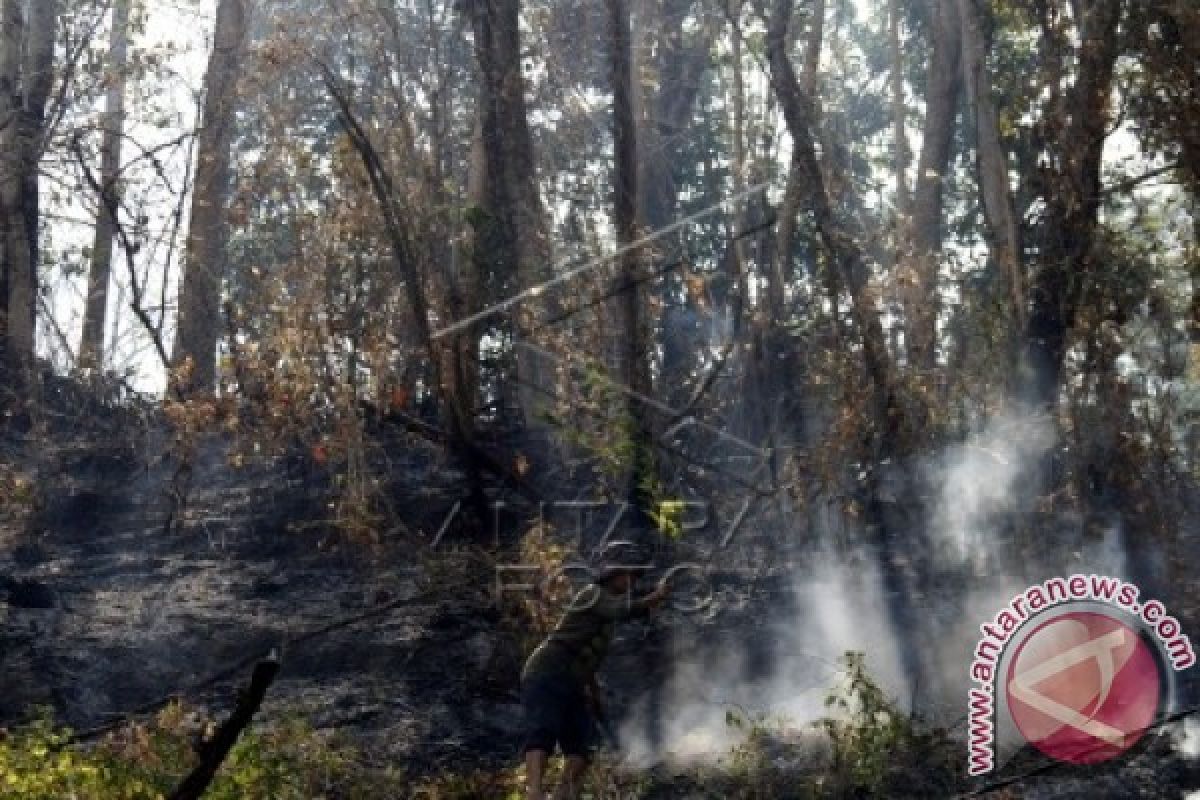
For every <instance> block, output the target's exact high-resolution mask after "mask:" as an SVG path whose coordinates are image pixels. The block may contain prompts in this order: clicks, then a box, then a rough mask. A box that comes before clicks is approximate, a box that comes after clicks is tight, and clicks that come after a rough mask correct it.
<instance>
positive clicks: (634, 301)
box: [607, 0, 654, 520]
mask: <svg viewBox="0 0 1200 800" xmlns="http://www.w3.org/2000/svg"><path fill="white" fill-rule="evenodd" d="M607 6H608V14H609V47H610V48H611V53H610V57H611V59H612V61H611V67H612V72H611V76H612V90H613V150H614V154H615V156H616V158H615V170H614V181H613V184H614V187H613V225H614V227H615V228H616V233H617V246H618V247H625V246H627V245H629V244H630V243H632V242H633V241H634V240H635V239H637V197H638V193H637V186H638V176H637V170H638V157H637V149H638V148H637V126H636V123H635V122H634V117H633V80H632V70H631V67H630V32H629V9H628V6H627V5H626V0H607ZM639 261H640V254H639V252H638V251H637V250H626V251H625V252H624V253H623V254H622V255H621V264H620V267H621V269H620V275H619V277H618V279H617V280H618V281H619V284H620V288H621V293H620V295H619V297H620V308H621V325H620V331H621V347H620V360H621V364H620V374H621V380H622V381H623V382H624V383H625V385H626V386H628V387H629V388H630V389H632V390H633V393H630V394H628V395H627V397H628V406H627V414H628V417H629V425H630V435H631V437H632V442H631V444H632V446H633V447H632V452H633V464H632V465H631V466H632V469H631V474H630V478H629V487H628V498H629V502H630V505H631V507H632V509H633V512H634V514H635V515H636V516H637V517H638V518H639V519H641V520H645V519H646V518H647V516H648V512H649V511H650V507H649V504H650V501H651V497H650V495H649V493H648V492H647V486H648V481H650V480H651V478H652V470H653V457H652V455H653V454H652V448H653V446H654V445H653V441H652V435H651V431H650V423H649V420H648V419H647V417H646V406H645V404H644V403H643V401H642V400H641V399H639V398H638V397H637V396H635V394H636V395H641V396H642V397H645V396H648V395H649V393H650V367H649V362H648V359H649V348H648V347H647V337H646V329H647V324H646V320H645V318H644V317H645V310H644V307H643V306H644V302H643V294H644V292H643V290H642V288H641V286H640V285H639V275H638V263H639Z"/></svg>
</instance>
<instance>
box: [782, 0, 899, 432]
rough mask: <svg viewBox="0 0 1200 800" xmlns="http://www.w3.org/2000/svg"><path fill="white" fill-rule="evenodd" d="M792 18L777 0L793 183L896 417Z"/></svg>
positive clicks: (872, 374) (879, 338)
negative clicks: (822, 152)
mask: <svg viewBox="0 0 1200 800" xmlns="http://www.w3.org/2000/svg"><path fill="white" fill-rule="evenodd" d="M790 18H791V3H790V2H789V0H776V2H775V5H774V7H773V11H772V13H771V19H770V22H769V24H768V27H767V60H768V63H769V65H770V69H771V83H772V86H773V87H774V89H775V94H776V97H778V99H779V104H780V106H781V108H782V109H783V116H784V121H785V123H786V125H787V129H788V133H790V134H791V137H792V154H793V155H792V168H793V174H794V175H795V177H796V181H795V184H794V185H795V187H796V189H797V191H798V192H799V197H800V199H801V201H802V202H803V204H804V206H806V207H807V209H808V211H809V212H810V213H811V214H812V216H813V221H814V223H815V228H816V233H817V237H818V239H819V241H820V243H821V245H822V246H823V248H824V249H825V251H826V253H827V254H828V256H829V258H830V260H831V262H832V264H833V267H834V269H835V270H836V271H837V273H838V275H839V277H840V278H841V280H842V281H844V284H845V285H846V286H847V288H849V290H850V300H851V305H852V309H853V313H854V318H855V323H856V325H857V327H858V331H859V335H860V336H861V337H862V340H863V362H864V366H865V367H866V372H867V377H868V378H869V379H870V381H871V386H872V392H873V396H874V406H875V411H876V412H877V415H876V419H880V420H888V419H889V418H894V417H895V415H896V414H897V412H898V409H897V408H896V407H895V403H894V396H893V392H892V379H891V374H890V359H889V357H888V350H887V343H886V340H885V339H884V335H883V326H882V324H881V323H880V321H879V315H878V313H877V310H876V308H875V307H874V303H873V302H872V300H871V298H870V296H869V294H868V292H867V280H868V271H867V263H866V259H865V256H864V254H863V252H862V249H861V247H860V245H859V244H858V242H859V241H860V239H861V237H860V236H859V235H858V232H856V231H851V230H850V229H849V227H848V224H847V222H846V221H845V220H842V219H840V218H839V216H838V215H837V214H836V213H835V211H834V208H833V204H832V203H831V202H830V199H829V194H828V191H827V189H826V186H825V179H824V176H823V174H822V172H821V168H820V164H819V162H818V160H817V150H816V144H815V136H814V132H813V129H812V127H811V120H812V118H813V116H814V114H815V111H814V104H813V102H812V98H810V97H808V96H807V95H806V94H805V93H804V91H803V89H802V88H801V86H800V83H799V81H798V80H797V78H796V73H795V71H794V69H793V68H792V63H791V60H790V59H789V57H788V54H787V28H788V23H789V21H790Z"/></svg>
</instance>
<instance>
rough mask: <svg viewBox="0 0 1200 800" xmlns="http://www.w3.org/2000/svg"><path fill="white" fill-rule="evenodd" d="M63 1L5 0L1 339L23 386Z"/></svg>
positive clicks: (0, 109) (0, 11)
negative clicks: (25, 4)
mask: <svg viewBox="0 0 1200 800" xmlns="http://www.w3.org/2000/svg"><path fill="white" fill-rule="evenodd" d="M58 15H59V3H58V0H41V1H40V2H35V3H31V4H30V5H29V16H28V19H26V18H25V16H24V15H23V14H22V3H21V2H20V0H3V4H2V5H0V26H2V28H3V29H2V30H0V94H2V95H3V97H2V98H0V238H2V240H3V241H2V242H0V245H2V247H0V276H2V277H0V289H2V290H3V297H2V299H3V300H4V303H3V308H2V313H3V318H2V319H0V339H2V341H3V348H4V361H5V364H6V365H7V366H8V367H9V369H10V370H11V374H12V378H13V379H14V381H15V383H16V384H17V385H18V386H19V385H21V384H23V383H24V382H25V380H26V379H27V378H28V375H29V371H30V369H31V368H32V366H33V358H34V348H35V346H36V339H35V320H36V299H37V260H38V259H37V254H38V216H39V197H38V194H39V188H38V163H39V161H40V160H41V150H42V137H43V135H44V132H45V117H46V103H47V100H48V99H49V95H50V87H51V85H52V83H53V79H54V41H55V33H56V29H57V24H58Z"/></svg>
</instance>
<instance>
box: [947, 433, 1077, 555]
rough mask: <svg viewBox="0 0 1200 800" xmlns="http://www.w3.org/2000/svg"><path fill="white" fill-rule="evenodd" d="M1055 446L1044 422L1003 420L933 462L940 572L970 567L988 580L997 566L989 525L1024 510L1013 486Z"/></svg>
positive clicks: (1051, 434) (952, 448)
mask: <svg viewBox="0 0 1200 800" xmlns="http://www.w3.org/2000/svg"><path fill="white" fill-rule="evenodd" d="M1054 442H1055V436H1054V428H1053V426H1052V425H1051V423H1050V420H1049V419H1047V418H1046V417H1044V416H1032V417H1031V416H1026V417H1018V416H1012V415H1008V414H1001V415H999V416H997V417H994V418H993V419H991V420H990V421H988V423H987V424H986V425H985V426H984V427H983V428H982V430H979V431H978V432H976V433H974V434H972V435H971V436H969V437H968V438H967V441H966V442H964V443H963V444H961V445H957V446H954V447H951V448H950V449H949V450H948V451H947V452H946V453H944V454H943V456H942V457H941V458H940V459H937V461H936V462H935V464H934V468H933V476H932V477H933V483H934V485H935V486H938V487H940V494H939V496H938V501H937V504H936V506H935V509H934V515H933V520H932V522H933V533H934V543H935V545H936V548H935V552H937V553H938V554H939V555H940V556H941V557H942V558H943V559H945V560H946V562H947V563H945V564H943V566H959V565H968V566H971V567H973V568H974V569H975V570H976V572H978V573H979V574H986V573H987V571H988V569H989V568H990V567H991V566H992V565H994V564H995V563H996V562H997V558H996V556H997V553H996V548H995V537H994V536H993V534H994V529H993V522H992V521H993V520H994V519H995V516H996V515H997V514H999V513H1002V512H1006V511H1017V510H1020V509H1022V508H1023V507H1027V506H1026V503H1025V502H1023V501H1026V500H1027V499H1026V498H1018V497H1017V496H1016V494H1015V493H1014V491H1013V490H1014V488H1015V484H1016V482H1017V480H1018V479H1019V478H1020V477H1022V476H1023V475H1024V474H1026V472H1027V471H1028V470H1029V469H1030V468H1031V467H1032V465H1033V464H1034V463H1035V462H1036V460H1037V459H1039V458H1040V457H1041V456H1042V455H1044V454H1045V453H1046V452H1047V451H1048V450H1049V449H1050V448H1051V447H1053V446H1054Z"/></svg>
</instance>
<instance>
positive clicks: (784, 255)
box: [767, 0, 840, 320]
mask: <svg viewBox="0 0 1200 800" xmlns="http://www.w3.org/2000/svg"><path fill="white" fill-rule="evenodd" d="M824 39H825V0H816V1H815V2H814V3H813V12H812V15H811V23H810V27H809V29H808V45H807V47H806V49H805V53H804V74H803V76H802V77H803V83H802V84H801V86H800V88H801V89H802V90H803V94H804V96H805V97H808V98H809V99H810V100H811V99H812V98H815V97H816V96H817V84H818V79H819V77H820V73H819V69H820V64H821V48H822V46H823V44H824ZM784 41H785V42H786V36H785V37H784ZM812 112H813V113H814V114H815V113H816V108H815V107H814V108H813V109H812ZM815 123H816V120H815V119H814V120H813V124H814V125H815ZM803 158H804V156H803V154H802V153H800V152H798V151H797V150H796V148H792V157H791V160H790V161H789V162H788V173H787V180H786V182H785V184H784V190H783V202H782V204H781V205H780V208H779V221H778V223H776V229H775V257H774V258H773V259H772V261H771V275H770V280H769V281H768V282H767V308H768V309H769V311H770V314H771V317H772V318H773V319H777V320H778V319H781V318H782V315H783V304H784V297H785V287H786V286H787V282H788V281H789V280H790V279H791V278H792V276H793V274H794V273H795V270H793V269H792V251H793V249H794V247H795V239H796V214H798V213H799V211H800V203H801V201H802V200H803V197H802V195H803V188H804V187H803V184H802V181H803V180H804V172H803V169H804V165H803ZM828 284H829V286H830V287H831V288H830V294H831V295H832V296H833V302H834V303H836V302H837V295H838V294H839V293H840V290H838V289H836V288H832V287H834V286H836V284H837V281H836V280H830V281H828ZM834 313H835V314H836V313H837V309H836V308H835V309H834Z"/></svg>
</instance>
